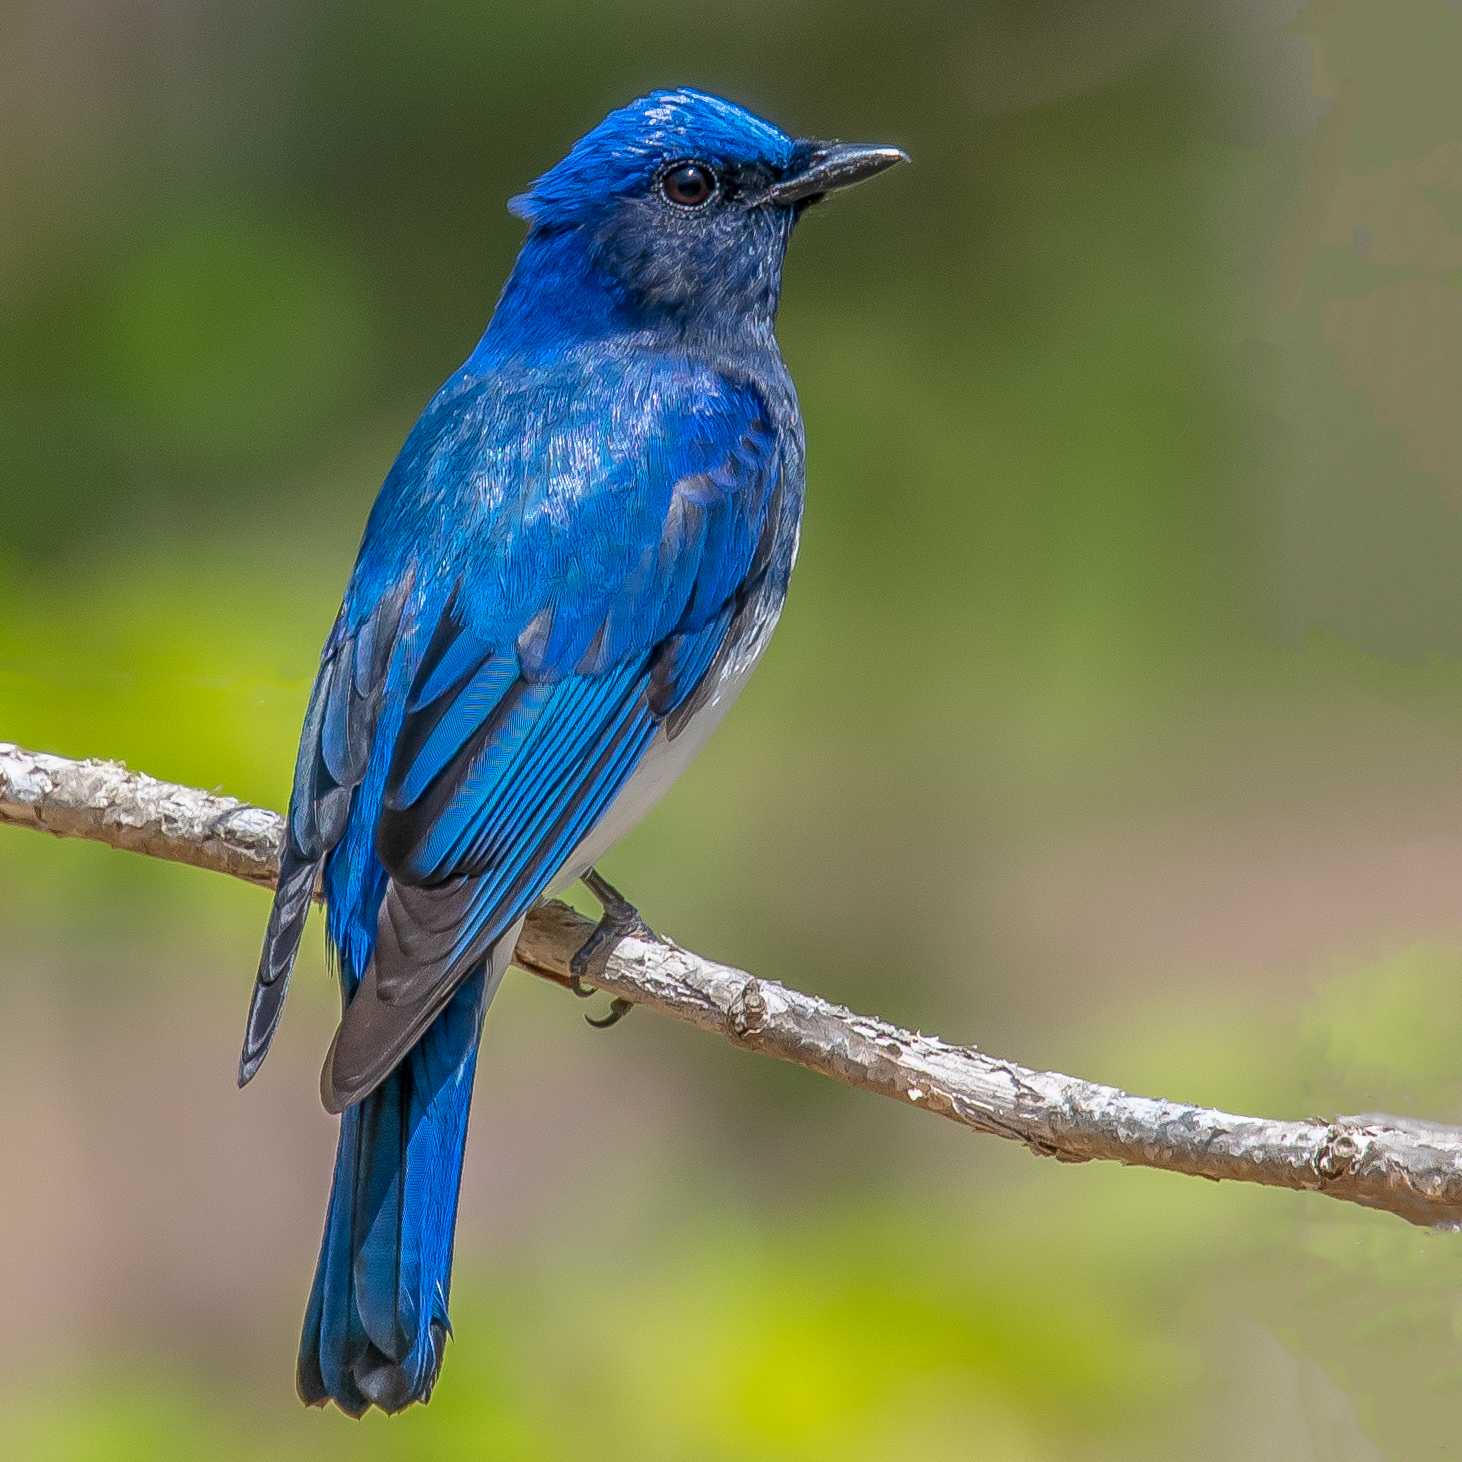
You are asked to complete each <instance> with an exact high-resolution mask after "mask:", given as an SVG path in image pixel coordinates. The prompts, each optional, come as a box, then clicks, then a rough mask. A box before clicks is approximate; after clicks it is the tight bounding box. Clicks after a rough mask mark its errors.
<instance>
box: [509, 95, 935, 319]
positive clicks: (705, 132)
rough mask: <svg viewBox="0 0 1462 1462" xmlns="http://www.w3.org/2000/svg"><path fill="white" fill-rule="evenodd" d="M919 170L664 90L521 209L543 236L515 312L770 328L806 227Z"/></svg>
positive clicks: (711, 99)
mask: <svg viewBox="0 0 1462 1462" xmlns="http://www.w3.org/2000/svg"><path fill="white" fill-rule="evenodd" d="M905 160H906V159H905V157H904V154H903V153H902V152H900V151H899V149H898V148H896V147H864V146H857V145H850V144H846V143H836V142H820V141H814V140H810V139H802V140H798V139H796V138H793V137H789V136H788V135H787V134H786V133H785V132H783V131H782V130H781V129H780V128H778V127H774V126H773V125H772V124H771V123H770V122H767V121H764V120H763V119H762V118H760V117H758V116H756V115H755V114H754V113H752V112H749V111H747V110H746V109H745V108H743V107H739V106H736V105H734V104H733V103H731V102H728V101H724V100H722V99H721V98H720V97H715V96H709V95H707V94H706V93H704V92H699V91H691V90H689V89H684V88H682V89H681V90H678V91H658V92H654V93H652V94H651V95H649V96H645V97H641V98H639V100H637V101H634V102H631V103H630V104H629V106H627V107H623V108H621V109H620V110H619V111H616V112H611V113H610V114H609V116H607V117H606V118H605V119H604V120H603V121H602V122H601V123H600V124H599V125H598V126H597V127H595V128H594V130H593V131H592V132H589V133H587V134H586V135H585V136H583V137H581V138H580V139H579V141H578V142H576V143H575V144H574V146H573V148H572V150H571V151H570V152H569V154H568V156H567V157H565V158H564V160H563V161H562V162H560V163H559V164H558V165H557V166H556V167H554V168H552V169H550V170H549V171H548V172H546V173H544V174H543V176H542V177H541V178H539V179H538V180H537V181H536V182H535V183H534V184H533V185H532V186H531V187H530V188H529V190H528V191H527V192H526V193H523V194H520V195H519V196H518V197H516V198H514V199H513V200H512V202H511V203H510V205H509V207H510V208H511V209H512V211H513V212H514V213H516V214H517V215H518V216H519V217H520V218H523V219H525V220H527V222H528V223H529V225H530V226H531V232H530V234H529V237H528V241H527V243H526V244H525V247H524V251H523V256H522V258H521V260H520V262H519V266H518V268H517V270H515V271H514V280H513V281H510V283H509V287H508V290H507V291H506V292H505V294H504V299H503V305H504V306H510V307H511V306H518V307H520V308H521V309H527V308H536V309H538V310H540V311H547V314H548V316H549V317H558V316H559V313H560V309H561V308H567V309H570V310H576V311H579V312H581V318H582V319H583V322H584V324H585V326H586V327H588V328H593V327H594V325H596V324H597V323H598V316H599V315H600V314H601V312H603V311H607V312H608V314H610V315H612V316H614V317H615V321H616V323H622V324H628V325H630V326H634V327H646V326H648V327H655V326H657V325H664V326H666V327H668V328H671V329H675V330H680V331H684V330H695V329H710V330H713V331H727V330H734V329H737V328H741V327H744V326H745V325H747V324H751V325H752V326H753V327H756V326H764V327H765V328H766V329H767V330H770V328H771V323H772V318H773V316H774V315H775V312H776V306H777V297H778V294H779V292H780V289H781V272H782V256H783V253H784V252H785V249H786V245H787V239H788V237H789V235H790V234H791V231H792V225H793V223H794V222H795V221H796V219H797V217H798V216H799V215H800V214H801V213H802V211H803V210H804V209H805V208H807V207H808V205H809V204H812V203H815V202H817V201H818V200H819V199H821V198H823V197H825V196H826V195H827V194H828V193H830V192H832V191H834V190H835V189H838V188H843V187H846V186H848V185H850V184H852V183H857V182H861V181H862V180H863V179H865V178H870V177H872V176H873V175H874V174H875V173H879V172H882V171H883V170H884V169H885V168H888V167H891V166H893V164H894V163H896V162H900V161H905ZM515 296H517V298H515ZM520 308H512V309H511V310H510V312H511V313H512V314H514V315H518V314H519V313H520ZM499 313H500V314H501V313H502V307H501V306H500V310H499ZM519 323H520V325H523V326H527V325H529V323H530V322H529V319H528V318H527V317H526V315H524V317H523V318H522V319H521V320H520V321H519ZM560 323H566V321H561V322H560Z"/></svg>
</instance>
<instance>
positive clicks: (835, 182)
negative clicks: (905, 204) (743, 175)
mask: <svg viewBox="0 0 1462 1462" xmlns="http://www.w3.org/2000/svg"><path fill="white" fill-rule="evenodd" d="M797 151H798V154H799V155H800V158H801V162H800V166H799V165H798V164H796V163H794V164H793V169H792V171H791V172H790V173H789V174H788V175H787V176H786V177H785V178H783V179H782V181H781V182H780V183H773V184H772V186H771V187H770V188H768V189H767V192H766V196H765V197H764V198H763V199H762V201H763V202H764V203H815V202H816V201H817V200H818V199H819V198H821V197H822V196H823V195H824V194H826V193H831V192H833V191H834V190H835V189H837V188H851V187H852V186H853V184H854V183H862V182H865V181H866V180H867V179H869V178H871V177H873V176H874V175H875V174H877V173H881V172H884V171H886V170H887V169H888V168H891V167H892V166H893V165H894V164H895V163H899V162H908V160H909V155H908V153H906V152H905V151H904V150H903V149H902V148H900V147H870V146H868V145H866V144H864V143H860V142H816V141H811V140H808V141H804V142H799V143H798V144H797Z"/></svg>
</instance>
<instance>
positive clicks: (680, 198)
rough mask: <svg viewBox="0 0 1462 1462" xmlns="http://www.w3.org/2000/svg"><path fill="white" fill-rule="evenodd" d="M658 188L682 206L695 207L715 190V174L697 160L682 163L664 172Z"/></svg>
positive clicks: (673, 201)
mask: <svg viewBox="0 0 1462 1462" xmlns="http://www.w3.org/2000/svg"><path fill="white" fill-rule="evenodd" d="M660 189H661V191H662V192H663V193H664V194H665V196H666V197H667V198H668V199H669V200H670V201H671V202H672V203H677V204H679V205H680V207H682V208H695V207H697V206H698V205H699V204H701V203H704V202H705V201H706V199H707V198H709V197H710V196H711V194H712V193H714V192H715V191H716V175H715V174H714V173H713V172H712V171H711V170H710V168H706V167H702V166H701V165H700V164H699V163H698V162H687V163H682V164H681V165H680V167H678V168H672V169H671V170H670V171H669V172H668V173H666V174H665V177H664V179H663V180H662V182H661V183H660Z"/></svg>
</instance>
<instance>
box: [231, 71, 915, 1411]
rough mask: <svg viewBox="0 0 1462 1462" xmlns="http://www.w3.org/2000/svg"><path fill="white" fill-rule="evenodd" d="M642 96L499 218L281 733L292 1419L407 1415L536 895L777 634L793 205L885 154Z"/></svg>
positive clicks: (424, 1385)
mask: <svg viewBox="0 0 1462 1462" xmlns="http://www.w3.org/2000/svg"><path fill="white" fill-rule="evenodd" d="M903 158H904V154H903V153H902V152H900V151H899V150H898V149H897V148H892V147H863V146H852V145H846V144H842V143H836V142H832V143H829V142H819V141H810V140H800V141H799V140H796V139H794V138H792V137H789V136H788V135H787V134H786V133H784V132H782V131H780V130H779V129H778V128H777V127H774V126H772V125H771V124H770V123H769V122H765V121H763V120H762V119H761V118H759V117H757V116H754V115H753V114H752V113H750V112H748V111H745V110H744V109H742V108H741V107H738V106H734V105H733V104H732V103H730V102H727V101H723V100H721V99H720V98H718V97H714V96H708V95H706V94H704V93H701V92H697V91H691V90H678V91H662V92H656V93H654V94H653V95H650V96H647V97H643V98H641V99H639V100H638V101H635V102H633V103H631V104H630V105H629V106H627V107H625V108H623V109H622V110H620V111H617V112H613V113H611V114H610V115H609V116H608V117H607V118H606V119H605V120H604V121H603V122H601V123H600V124H599V126H597V127H596V128H594V130H593V131H592V132H589V133H588V134H587V135H586V136H584V137H583V138H581V139H580V140H579V141H578V142H577V143H576V144H575V145H574V147H573V149H572V150H571V151H570V152H569V154H568V156H567V157H565V158H564V160H563V161H562V162H560V163H559V164H558V165H557V166H556V167H554V168H553V169H552V170H550V171H549V172H547V173H545V174H544V175H543V176H542V177H541V178H539V179H538V181H537V182H535V183H534V184H533V185H532V187H531V188H530V189H529V191H528V192H527V193H524V194H523V195H521V196H520V197H517V198H514V199H513V200H512V202H511V204H510V205H509V206H510V207H511V209H512V211H513V212H514V213H515V214H517V215H518V216H519V217H520V218H522V219H524V220H525V221H526V222H527V224H528V236H527V238H526V240H525V241H524V244H523V247H522V250H521V252H520V253H519V255H518V260H517V263H516V265H515V266H514V268H513V272H512V274H511V276H510V277H509V279H508V281H507V284H506V285H505V286H504V288H503V292H502V295H501V297H500V298H499V300H498V305H497V309H496V311H495V312H494V314H493V317H492V320H491V322H490V323H489V324H488V327H487V331H486V333H485V334H484V335H483V337H482V339H481V341H480V342H479V343H478V345H477V347H476V349H475V350H474V351H473V352H472V354H471V355H470V356H469V357H468V359H467V361H466V363H465V364H464V365H463V366H462V368H461V369H460V370H458V371H457V372H456V374H455V375H453V376H452V377H451V379H450V380H448V381H447V383H446V384H445V385H444V386H443V387H442V388H441V390H440V391H439V392H438V393H437V395H436V397H435V398H434V399H433V400H432V402H431V403H430V405H428V406H427V408H426V410H425V411H424V412H423V413H422V415H421V419H420V420H419V421H418V422H417V423H416V425H415V427H414V428H413V429H412V431H411V434H410V436H409V437H408V438H407V439H406V444H405V446H404V447H403V448H402V449H401V455H400V456H399V457H398V458H397V459H396V462H395V465H394V466H393V467H392V468H391V471H390V474H389V476H388V477H387V478H386V482H385V485H384V486H383V487H382V489H381V493H380V496H379V497H378V498H377V499H376V503H375V506H374V507H373V508H372V510H371V514H370V517H369V519H368V521H367V523H366V529H365V536H364V538H363V540H362V542H361V548H360V554H359V557H358V558H357V560H356V565H355V569H354V571H353V573H352V574H351V577H350V582H349V585H348V586H347V588H346V591H345V601H344V604H343V605H342V607H341V610H340V615H339V617H338V619H337V620H336V622H335V626H334V628H333V629H332V630H331V632H330V636H329V638H328V640H327V641H326V643H325V648H324V650H323V652H322V654H321V658H320V670H319V674H318V676H317V677H316V680H315V684H314V689H313V691H312V693H311V695H310V701H309V708H308V710H307V711H306V713H305V722H304V729H303V731H302V733H301V736H300V749H299V759H298V763H297V765H296V768H295V775H294V787H293V792H292V795H291V797H290V804H289V818H288V833H287V839H286V843H285V848H284V854H283V861H282V865H281V870H280V878H279V887H278V891H277V893H276V895H275V899H274V906H273V909H272V910H271V912H270V916H269V924H268V929H267V931H266V934H265V938H264V950H263V954H262V956H261V958H260V961H259V975H258V980H257V982H256V984H255V987H254V995H253V1002H252V1004H251V1006H250V1010H249V1022H248V1032H247V1035H246V1037H245V1041H244V1049H243V1057H242V1060H241V1063H240V1067H239V1084H240V1085H241V1086H242V1085H243V1084H244V1083H245V1082H247V1081H248V1080H249V1079H250V1078H251V1077H252V1076H253V1075H254V1073H255V1072H256V1071H257V1070H258V1069H259V1066H260V1063H261V1062H262V1061H263V1060H264V1056H265V1054H266V1052H267V1051H268V1049H269V1043H270V1041H271V1039H272V1038H273V1035H274V1031H275V1029H276V1027H277V1025H278V1022H279V1017H280V1013H281V1011H282V1008H283V1005H284V996H285V990H286V987H287V985H288V982H289V973H290V969H291V967H292V966H293V964H294V959H295V953H296V950H297V949H298V947H299V940H300V934H301V931H302V930H303V928H304V924H305V918H306V915H307V913H308V912H309V907H310V901H311V896H312V894H313V892H314V890H315V887H316V884H317V881H320V882H321V883H322V887H323V891H324V898H325V903H326V905H327V909H328V918H327V935H328V939H329V944H330V947H331V950H332V951H333V953H334V955H335V957H336V959H337V961H338V965H339V972H340V981H341V987H342V1001H343V1010H344V1013H343V1015H342V1018H341V1022H340V1026H339V1028H338V1030H337V1031H336V1034H335V1038H334V1040H333V1042H332V1043H331V1046H330V1051H329V1054H328V1055H327V1056H326V1058H325V1065H324V1070H323V1072H322V1073H321V1095H322V1098H323V1100H324V1104H325V1106H326V1108H327V1109H328V1110H329V1111H331V1112H334V1113H339V1114H340V1116H341V1122H340V1145H339V1150H338V1153H337V1156H336V1161H335V1179H334V1185H333V1188H332V1190H331V1194H330V1204H329V1210H328V1214H327V1216H326V1220H325V1235H324V1241H323V1244H322V1247H321V1252H320V1260H319V1265H318V1268H317V1269H316V1272H315V1282H314V1288H313V1290H312V1292H311V1294H310V1302H309V1308H308V1311H307V1313H306V1316H305V1323H304V1334H303V1337H302V1340H301V1343H300V1357H299V1372H298V1385H299V1392H300V1395H301V1397H302V1398H303V1399H304V1400H305V1401H306V1402H308V1403H309V1404H311V1405H323V1404H324V1403H325V1402H326V1401H327V1400H333V1401H334V1402H335V1403H336V1404H337V1405H338V1406H339V1407H340V1408H341V1409H342V1410H343V1411H346V1412H348V1413H350V1415H352V1416H360V1415H362V1414H363V1413H364V1412H365V1411H366V1410H367V1409H368V1408H369V1407H371V1406H372V1405H374V1406H378V1407H380V1408H381V1409H382V1410H383V1411H388V1412H394V1411H399V1410H401V1409H402V1408H403V1407H405V1406H408V1405H409V1404H410V1403H411V1402H413V1401H425V1400H427V1399H428V1397H429V1396H430V1395H431V1391H432V1387H433V1385H434V1384H435V1382H436V1378H437V1374H438V1372H439V1371H440V1369H441V1364H442V1354H443V1350H444V1348H445V1346H446V1341H447V1337H448V1335H449V1334H450V1333H451V1324H450V1321H449V1320H448V1318H447V1297H448V1290H449V1286H450V1282H451V1268H452V1242H453V1232H454V1229H455V1226H456V1211H457V1197H458V1189H459V1186H460V1179H461V1172H462V1153H463V1146H464V1144H465V1142H466V1136H467V1112H468V1105H469V1102H470V1099H471V1093H472V1078H473V1073H474V1070H475V1067H476V1062H477V1045H478V1037H479V1034H480V1032H481V1028H482V1021H483V1016H484V1014H485V1012H486V1010H487V1006H488V1002H489V1001H490V1000H491V999H492V997H493V994H494V992H495V991H496V990H497V987H498V984H499V982H500V981H501V979H502V977H503V973H504V971H505V970H506V968H507V965H508V962H509V960H510V958H511V957H512V953H513V949H514V946H515V944H516V942H517V938H518V932H519V930H520V929H521V928H522V927H523V920H524V917H525V915H526V914H527V912H528V910H529V908H530V907H531V906H532V904H533V903H534V901H535V900H537V899H539V898H540V897H542V896H544V895H545V894H548V893H552V892H553V891H555V890H557V889H561V888H564V887H566V886H567V885H568V884H570V883H572V882H573V881H574V880H575V879H578V878H580V877H583V878H584V879H585V881H586V883H588V885H589V886H590V888H591V889H592V890H594V892H595V894H596V897H598V898H599V900H600V902H601V904H603V906H604V913H605V918H604V920H603V922H602V923H601V925H600V928H599V930H598V931H596V936H595V938H594V939H591V940H590V943H589V945H586V947H585V949H584V950H583V951H581V952H580V957H579V959H578V960H576V962H575V966H574V968H575V969H576V970H579V971H583V970H584V969H585V968H586V961H587V957H588V956H589V954H591V953H592V952H593V951H594V949H597V948H602V946H603V944H604V943H605V942H612V941H613V940H614V939H616V938H618V937H620V936H621V935H622V934H623V933H624V932H625V930H626V929H629V928H636V927H639V928H643V926H641V925H638V921H637V916H636V915H635V913H634V910H633V909H632V908H631V907H630V906H629V905H628V904H627V903H626V902H625V901H624V900H622V899H620V898H619V896H618V895H617V894H616V893H615V891H614V890H613V889H612V888H610V887H609V885H607V884H605V883H604V882H603V881H602V880H600V879H598V878H597V875H595V874H594V872H593V865H594V863H595V861H596V859H598V858H599V857H600V856H601V855H602V854H603V853H604V852H605V850H606V849H607V848H609V847H610V845H611V844H613V843H614V842H615V841H616V840H617V839H618V838H620V837H622V836H623V835H624V834H625V833H626V832H627V831H628V830H629V829H630V828H631V827H633V826H634V825H635V824H636V823H637V822H638V821H639V820H640V819H641V818H642V817H644V815H645V814H646V813H647V812H648V811H649V810H650V808H651V807H652V806H654V804H655V802H656V801H657V800H658V799H659V798H660V797H661V796H662V795H663V793H664V792H665V791H666V789H667V788H668V787H669V786H670V785H671V783H672V782H674V780H675V779H676V777H678V776H679V775H680V773H681V772H682V771H684V770H685V768H686V766H687V765H688V764H689V762H690V760H691V758H692V757H693V756H694V755H695V754H696V752H697V751H698V750H699V749H700V747H701V746H702V745H704V744H705V741H706V739H707V737H708V736H709V735H710V733H711V731H712V730H713V729H714V728H715V726H716V725H717V723H718V722H719V721H720V720H721V718H722V717H723V716H724V715H725V714H726V711H727V709H728V708H729V706H730V705H731V703H732V701H733V700H735V698H736V696H737V694H738V692H739V691H740V690H741V688H742V686H743V685H745V683H746V680H747V677H748V676H749V675H750V674H751V671H752V670H753V668H754V667H755V665H756V662H757V660H758V658H759V657H760V655H761V653H762V651H763V649H764V648H765V646H766V643H767V639H768V637H769V636H770V634H771V632H772V629H773V627H774V626H775V624H776V622H777V616H778V614H779V613H780V611H781V608H782V602H783V599H784V598H785V596H786V592H787V581H788V577H789V575H790V574H791V572H792V562H793V559H794V558H795V557H796V553H797V536H798V528H799V523H800V521H801V516H802V490H803V436H802V420H801V416H800V414H799V411H798V407H797V398H796V395H795V393H794V391H793V387H792V381H791V378H790V377H789V375H788V373H787V369H786V366H785V365H784V364H783V363H782V358H781V355H780V353H779V351H778V349H777V342H776V339H775V336H774V335H773V322H774V319H775V315H776V311H777V301H778V296H779V294H780V291H781V280H782V258H783V254H784V252H785V250H786V247H787V241H788V238H789V237H790V235H791V232H792V226H793V224H794V223H795V222H796V220H797V218H798V217H799V215H800V214H801V213H802V212H803V210H804V209H806V208H807V207H808V206H809V205H810V204H812V203H815V202H816V201H818V200H819V199H821V198H822V197H823V196H825V195H826V194H828V193H830V192H832V191H833V190H834V189H838V188H842V187H845V186H847V185H848V184H851V183H857V182H860V181H862V180H863V179H865V178H869V177H872V176H873V175H874V174H875V173H879V172H882V171H883V170H884V169H885V168H888V167H890V166H892V165H893V164H894V163H896V162H899V161H900V160H903Z"/></svg>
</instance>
